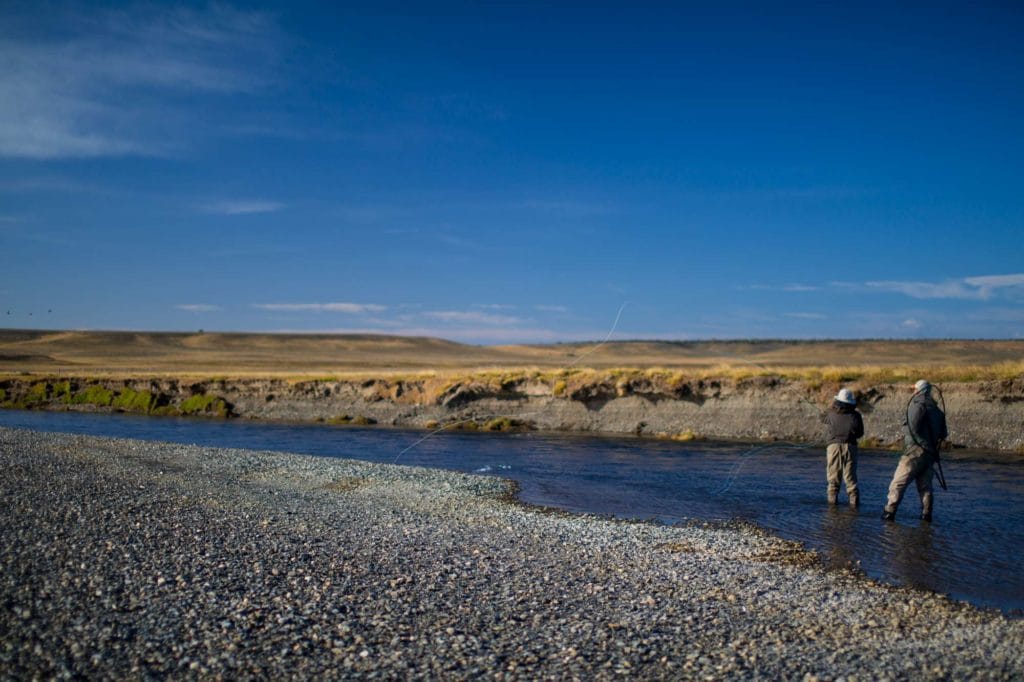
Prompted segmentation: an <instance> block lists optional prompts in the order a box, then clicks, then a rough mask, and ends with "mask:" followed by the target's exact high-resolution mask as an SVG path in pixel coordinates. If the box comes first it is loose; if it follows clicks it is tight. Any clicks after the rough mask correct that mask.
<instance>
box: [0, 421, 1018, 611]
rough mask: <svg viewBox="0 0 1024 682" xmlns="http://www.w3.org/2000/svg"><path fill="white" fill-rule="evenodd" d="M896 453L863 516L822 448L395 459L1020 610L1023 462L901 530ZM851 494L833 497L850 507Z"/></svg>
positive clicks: (615, 441)
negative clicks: (887, 517)
mask: <svg viewBox="0 0 1024 682" xmlns="http://www.w3.org/2000/svg"><path fill="white" fill-rule="evenodd" d="M0 425H3V426H19V427H24V428H33V429H39V430H50V431H66V432H74V433H88V434H95V435H107V436H116V437H125V438H142V439H149V440H166V441H173V442H182V443H195V444H199V445H210V446H218V447H239V448H250V449H258V450H281V451H290V452H301V453H308V454H314V455H321V456H331V457H351V458H355V459H363V460H370V461H377V462H392V461H394V460H395V458H396V456H397V455H398V453H400V452H402V450H403V449H404V448H406V447H408V446H409V445H410V444H411V443H413V442H415V441H416V440H417V439H419V438H421V437H422V433H421V432H411V431H401V430H390V429H352V428H332V427H327V426H314V425H293V424H260V423H253V422H237V421H236V422H209V421H200V420H185V419H157V418H143V417H127V416H111V415H86V414H76V413H41V412H19V411H9V410H0ZM896 459H897V458H896V456H895V455H894V454H893V453H884V452H862V453H861V457H860V460H859V462H858V477H859V480H860V491H861V508H860V509H859V510H854V509H850V508H848V507H846V506H839V507H829V506H828V505H826V504H825V455H824V450H823V449H819V448H807V447H791V446H785V445H779V446H772V447H765V446H756V447H755V446H747V445H738V444H722V443H692V442H691V443H675V442H661V441H650V440H641V439H634V438H590V437H574V436H557V435H539V434H513V435H483V434H464V433H463V434H460V433H445V434H439V435H437V436H436V437H433V438H430V439H428V440H426V441H424V442H422V443H421V444H419V445H418V446H416V447H415V448H413V449H411V450H409V451H408V452H406V453H404V454H402V455H401V457H400V458H399V463H400V464H412V465H420V466H434V467H443V468H448V469H454V470H458V471H466V472H474V471H483V472H486V473H488V474H490V475H496V476H502V477H505V478H512V479H515V480H516V481H518V482H519V484H520V486H521V497H522V499H523V500H524V501H526V502H532V503H535V504H542V505H551V506H558V507H562V508H565V509H569V510H571V511H581V512H592V513H600V514H611V515H615V516H620V517H628V518H640V519H657V520H661V521H664V522H666V523H674V522H678V521H683V520H687V519H703V520H730V519H744V520H748V521H752V522H754V523H757V524H759V525H761V526H763V527H765V528H768V529H770V530H772V531H774V532H776V533H778V534H779V535H781V536H783V537H786V538H789V539H793V540H799V541H801V542H804V543H806V544H807V545H808V546H809V547H812V548H814V549H816V550H818V551H819V552H820V553H821V555H822V557H823V558H824V560H825V561H826V562H827V563H828V564H830V565H833V566H859V567H860V568H861V569H862V570H863V571H865V572H866V573H867V574H868V575H870V576H872V577H875V578H878V579H881V580H886V581H890V582H894V583H898V584H901V585H908V586H913V587H918V588H923V589H928V590H935V591H938V592H943V593H948V594H950V595H952V596H954V597H956V598H959V599H966V600H968V601H971V602H973V603H975V604H979V605H984V606H995V607H998V608H1002V609H1004V610H1010V611H1013V610H1020V609H1024V571H1021V570H1020V569H1021V566H1020V562H1019V561H1018V560H1017V559H1016V557H1017V555H1018V548H1020V547H1022V546H1024V463H1022V462H1020V461H1014V460H1013V459H1009V458H1003V459H1002V460H1001V461H1000V460H999V459H992V458H982V457H980V456H975V457H973V458H965V457H964V456H958V457H957V458H954V459H950V458H947V460H944V467H945V470H946V477H947V479H948V481H949V484H950V490H949V491H948V492H945V491H942V490H940V489H938V487H937V486H936V493H935V495H936V497H935V521H934V523H932V524H928V523H923V522H921V521H919V520H918V515H919V513H920V503H919V500H918V498H917V494H916V491H914V490H911V491H910V492H908V493H907V496H906V497H905V498H904V501H903V504H902V506H901V508H900V510H899V513H898V516H897V521H898V522H897V523H885V522H883V521H881V520H880V518H879V515H880V513H881V510H882V507H883V505H884V504H885V493H886V490H887V488H888V483H889V478H890V476H891V475H892V472H893V470H894V468H895V466H896ZM844 499H845V497H841V500H844Z"/></svg>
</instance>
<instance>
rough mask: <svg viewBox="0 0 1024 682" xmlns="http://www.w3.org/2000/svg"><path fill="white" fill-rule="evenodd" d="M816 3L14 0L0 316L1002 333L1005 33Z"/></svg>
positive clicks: (1008, 211)
mask: <svg viewBox="0 0 1024 682" xmlns="http://www.w3.org/2000/svg"><path fill="white" fill-rule="evenodd" d="M829 4H830V3H805V4H800V3H797V4H781V3H728V2H726V3H692V4H691V3H665V4H661V3H586V4H583V3H581V4H573V3H529V2H524V3H500V4H485V3H444V2H432V3H417V4H415V5H412V4H411V3H397V4H391V3H387V2H373V3H326V2H325V3H304V2H287V3H266V4H259V5H252V4H244V5H243V4H227V3H214V4H188V3H176V4H175V6H174V7H170V6H169V5H162V4H160V3H130V4H122V3H97V2H90V3H80V4H76V3H51V2H45V1H44V2H39V1H36V2H16V1H11V0H7V1H6V2H4V3H3V4H0V63H3V64H4V65H5V66H4V68H3V69H2V70H0V93H3V96H2V97H0V248H2V251H3V253H4V274H3V277H2V278H0V321H2V323H3V325H4V326H5V327H9V328H55V329H56V328H73V329H148V330H194V329H199V328H202V329H206V330H224V331H280V332H305V331H317V332H321V331H328V332H333V331H337V332H352V331H358V332H362V331H372V332H383V333H396V334H424V335H432V336H441V337H445V338H451V339H456V340H460V341H469V342H474V343H507V342H522V341H531V342H533V341H560V340H581V339H595V338H603V337H604V336H605V335H606V334H608V332H609V331H610V330H611V328H612V324H613V322H614V320H615V319H616V314H617V312H618V311H619V309H620V307H621V306H622V305H623V304H624V303H625V304H626V308H625V310H623V312H622V315H621V318H620V320H619V323H618V325H617V327H616V328H615V332H614V336H613V338H620V339H624V338H666V339H692V338H764V337H771V338H851V337H887V338H888V337H891V338H918V337H923V338H929V337H958V338H959V337H968V338H973V337H989V338H992V337H995V338H1022V337H1024V245H1022V244H1024V41H1022V40H1021V39H1020V37H1021V35H1024V8H1022V6H1021V5H1019V4H1017V3H984V4H979V3H958V4H948V3H920V4H910V3H898V4H897V6H894V5H893V3H879V4H868V3H858V6H856V7H850V8H846V9H842V8H835V7H827V6H826V5H829ZM410 5H411V6H410ZM712 5H713V7H712ZM4 313H6V314H4Z"/></svg>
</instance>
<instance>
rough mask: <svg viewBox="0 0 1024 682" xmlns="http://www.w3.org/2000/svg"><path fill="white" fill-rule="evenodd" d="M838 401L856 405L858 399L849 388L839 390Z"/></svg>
mask: <svg viewBox="0 0 1024 682" xmlns="http://www.w3.org/2000/svg"><path fill="white" fill-rule="evenodd" d="M836 401H838V402H841V403H846V404H847V405H856V404H857V398H856V396H854V395H853V391H851V390H850V389H848V388H841V389H839V393H836Z"/></svg>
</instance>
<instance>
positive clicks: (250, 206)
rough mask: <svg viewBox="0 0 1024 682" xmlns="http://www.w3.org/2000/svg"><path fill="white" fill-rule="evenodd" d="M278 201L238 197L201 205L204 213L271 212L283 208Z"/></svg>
mask: <svg viewBox="0 0 1024 682" xmlns="http://www.w3.org/2000/svg"><path fill="white" fill-rule="evenodd" d="M284 206H285V205H284V204H282V203H281V202H280V201H267V200H264V199H240V200H234V201H217V202H214V203H211V204H206V205H205V206H203V207H202V209H201V210H202V211H203V212H204V213H216V214H218V215H248V214H251V213H273V212H274V211H280V210H281V209H282V208H284Z"/></svg>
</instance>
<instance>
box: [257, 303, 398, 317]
mask: <svg viewBox="0 0 1024 682" xmlns="http://www.w3.org/2000/svg"><path fill="white" fill-rule="evenodd" d="M252 307H253V308H258V309H260V310H269V311H272V312H288V313H301V312H313V313H346V314H349V315H359V314H362V313H379V312H382V311H384V310H387V306H382V305H377V304H375V303H253V304H252Z"/></svg>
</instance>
